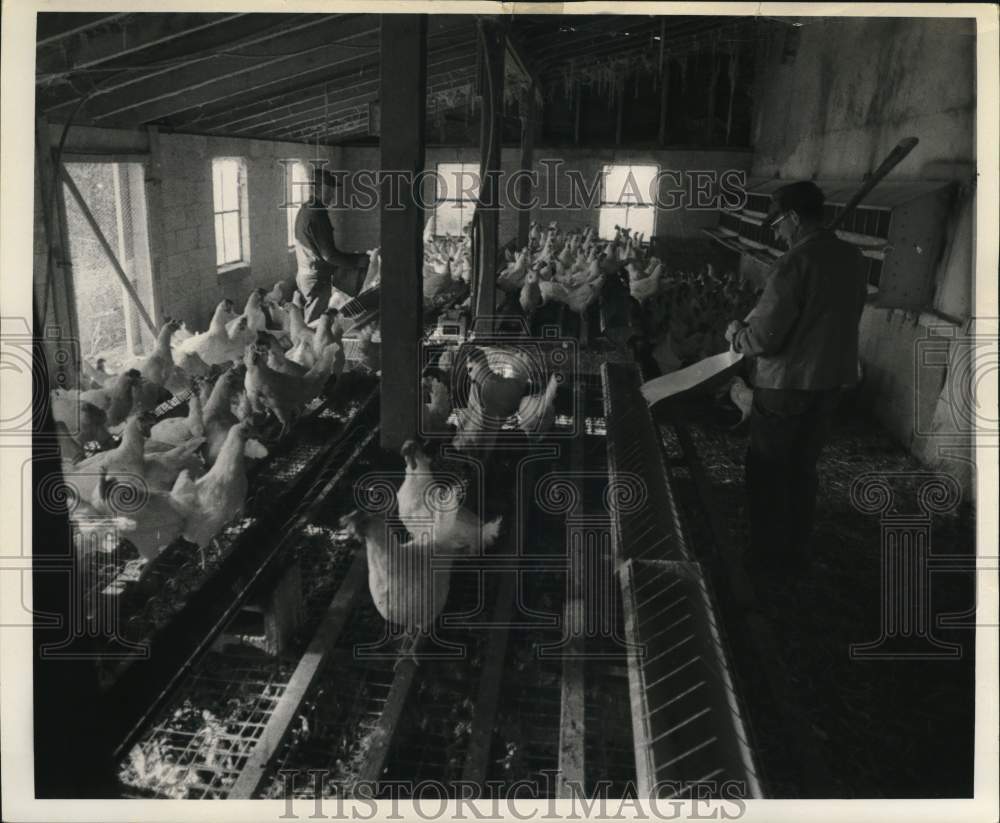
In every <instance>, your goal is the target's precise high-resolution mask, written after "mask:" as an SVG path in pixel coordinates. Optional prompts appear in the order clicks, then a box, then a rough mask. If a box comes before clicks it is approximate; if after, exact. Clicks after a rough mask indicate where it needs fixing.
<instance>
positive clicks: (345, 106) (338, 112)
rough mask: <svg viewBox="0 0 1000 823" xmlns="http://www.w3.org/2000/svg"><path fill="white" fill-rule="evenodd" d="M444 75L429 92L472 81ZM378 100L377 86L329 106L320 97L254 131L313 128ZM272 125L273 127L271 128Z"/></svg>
mask: <svg viewBox="0 0 1000 823" xmlns="http://www.w3.org/2000/svg"><path fill="white" fill-rule="evenodd" d="M444 77H446V75H438V76H437V77H436V78H435V79H437V80H439V81H441V82H438V83H436V84H434V85H433V86H429V87H428V89H427V91H428V94H433V93H435V92H442V91H447V90H449V89H453V88H461V87H462V86H464V85H467V84H468V82H470V81H471V78H470V81H466V82H464V83H455V82H454V81H452V82H447V81H445V80H443V79H442V78H444ZM377 100H378V89H377V88H374V89H371V90H369V91H368V92H366V93H364V94H361V95H356V96H352V97H350V98H342V99H341V100H339V101H337V103H336V105H330V106H328V105H326V102H325V101H324V100H322V99H320V100H319V105H317V106H316V107H315V108H314V109H312V110H311V111H310V112H304V113H299V114H296V115H292V116H285V117H281V118H274V120H272V121H271V122H269V123H266V124H262V125H260V126H258V127H256V128H255V129H254V130H253V132H252V133H253V134H254V136H260V137H265V136H267V135H268V134H271V133H274V132H275V131H285V130H287V129H292V130H293V131H294V130H295V129H300V130H301V129H308V130H311V129H312V127H313V126H314V125H315V124H317V123H322V122H323V121H324V120H330V121H333V120H336V119H338V118H339V117H341V116H343V114H345V113H346V112H349V111H350V110H351V109H352V108H354V107H355V106H357V105H358V104H361V103H368V102H375V101H377ZM288 120H293V121H294V122H291V123H285V124H284V125H282V124H283V123H284V122H285V121H288ZM272 126H273V128H271V127H272ZM227 133H233V134H250V133H251V130H249V129H239V130H237V131H235V132H227Z"/></svg>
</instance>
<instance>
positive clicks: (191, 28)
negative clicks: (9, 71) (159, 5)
mask: <svg viewBox="0 0 1000 823" xmlns="http://www.w3.org/2000/svg"><path fill="white" fill-rule="evenodd" d="M245 16H246V15H243V14H190V15H189V14H163V15H160V14H155V15H151V16H150V19H149V20H144V19H141V18H139V17H136V16H133V17H129V18H126V19H125V20H123V21H122V22H121V24H120V25H118V26H115V27H114V28H110V29H108V30H106V31H102V32H100V33H98V34H95V35H92V36H88V37H85V38H82V37H81V38H74V39H73V41H72V42H69V43H67V42H62V41H60V42H57V43H52V44H50V45H48V46H40V47H39V48H38V54H37V59H36V61H35V82H36V83H46V82H51V81H53V80H56V79H59V78H61V77H64V76H66V75H67V74H71V73H72V72H74V71H80V70H82V69H89V68H93V67H94V66H98V65H100V64H102V63H107V62H110V61H114V60H120V59H121V58H122V57H126V56H129V55H134V54H135V53H136V52H139V51H142V50H144V49H148V48H151V47H153V46H159V45H163V44H164V43H170V42H171V41H174V40H177V39H179V38H185V45H186V44H187V42H188V39H187V38H190V37H191V36H192V35H194V34H195V33H196V32H199V31H204V30H205V29H210V28H213V27H217V26H220V25H222V24H225V23H229V24H232V23H234V22H235V21H237V20H238V19H239V18H241V17H245ZM226 34H227V35H228V37H229V39H232V31H231V30H229V29H227V31H226Z"/></svg>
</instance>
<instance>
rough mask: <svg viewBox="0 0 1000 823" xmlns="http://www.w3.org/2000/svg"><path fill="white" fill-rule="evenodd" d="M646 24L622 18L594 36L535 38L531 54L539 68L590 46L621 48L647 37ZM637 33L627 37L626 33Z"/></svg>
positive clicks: (576, 35)
mask: <svg viewBox="0 0 1000 823" xmlns="http://www.w3.org/2000/svg"><path fill="white" fill-rule="evenodd" d="M646 25H647V24H646V23H645V22H643V23H641V24H637V23H635V22H631V23H630V22H621V18H617V19H616V20H615V21H613V22H612V21H608V23H607V24H606V25H605V27H604V28H603V29H602V30H600V31H596V32H594V33H593V34H587V35H583V36H581V35H580V34H578V33H574V34H571V35H566V36H563V37H560V36H558V35H553V36H551V37H547V38H535V43H534V45H533V47H530V48H531V53H532V54H533V55H535V61H536V62H537V63H538V65H539V66H543V65H545V64H546V63H549V62H551V61H552V60H563V59H568V58H570V57H573V56H574V55H576V54H577V53H579V52H582V51H584V50H586V49H587V48H588V47H590V46H594V45H602V46H610V47H612V48H614V47H616V46H617V47H619V48H620V47H621V45H622V44H623V43H629V42H630V41H631V40H632V39H633V38H643V37H646V35H647V31H646V30H645V29H644V27H645V26H646ZM626 31H629V32H635V33H634V34H629V35H626V34H625V32H626Z"/></svg>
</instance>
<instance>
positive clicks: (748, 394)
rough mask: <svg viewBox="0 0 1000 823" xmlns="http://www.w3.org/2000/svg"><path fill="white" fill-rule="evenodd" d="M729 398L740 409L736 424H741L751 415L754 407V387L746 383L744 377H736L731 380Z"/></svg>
mask: <svg viewBox="0 0 1000 823" xmlns="http://www.w3.org/2000/svg"><path fill="white" fill-rule="evenodd" d="M729 399H730V400H732V401H733V405H735V406H736V408H737V409H739V410H740V419H739V422H737V423H736V424H735V426H739V425H741V424H742V423H743V421H745V420H746V419H747V418H748V417H750V410H751V409H752V407H753V389H752V388H751V387H750V386H748V385H747V384H746V381H745V380H744V379H743V378H742V377H734V378H733V379H732V380H730V381H729ZM735 426H734V428H735Z"/></svg>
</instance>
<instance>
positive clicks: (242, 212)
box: [212, 157, 250, 266]
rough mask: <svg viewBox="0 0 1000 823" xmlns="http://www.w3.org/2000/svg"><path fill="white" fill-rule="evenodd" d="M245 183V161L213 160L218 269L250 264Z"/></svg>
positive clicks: (231, 158)
mask: <svg viewBox="0 0 1000 823" xmlns="http://www.w3.org/2000/svg"><path fill="white" fill-rule="evenodd" d="M246 183H247V171H246V163H245V162H244V160H243V159H242V158H240V157H216V158H215V159H214V160H212V192H213V204H214V205H213V209H214V211H215V262H216V265H218V266H228V265H231V264H233V263H246V262H249V260H250V227H249V225H248V221H247V211H248V209H247V185H246Z"/></svg>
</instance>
